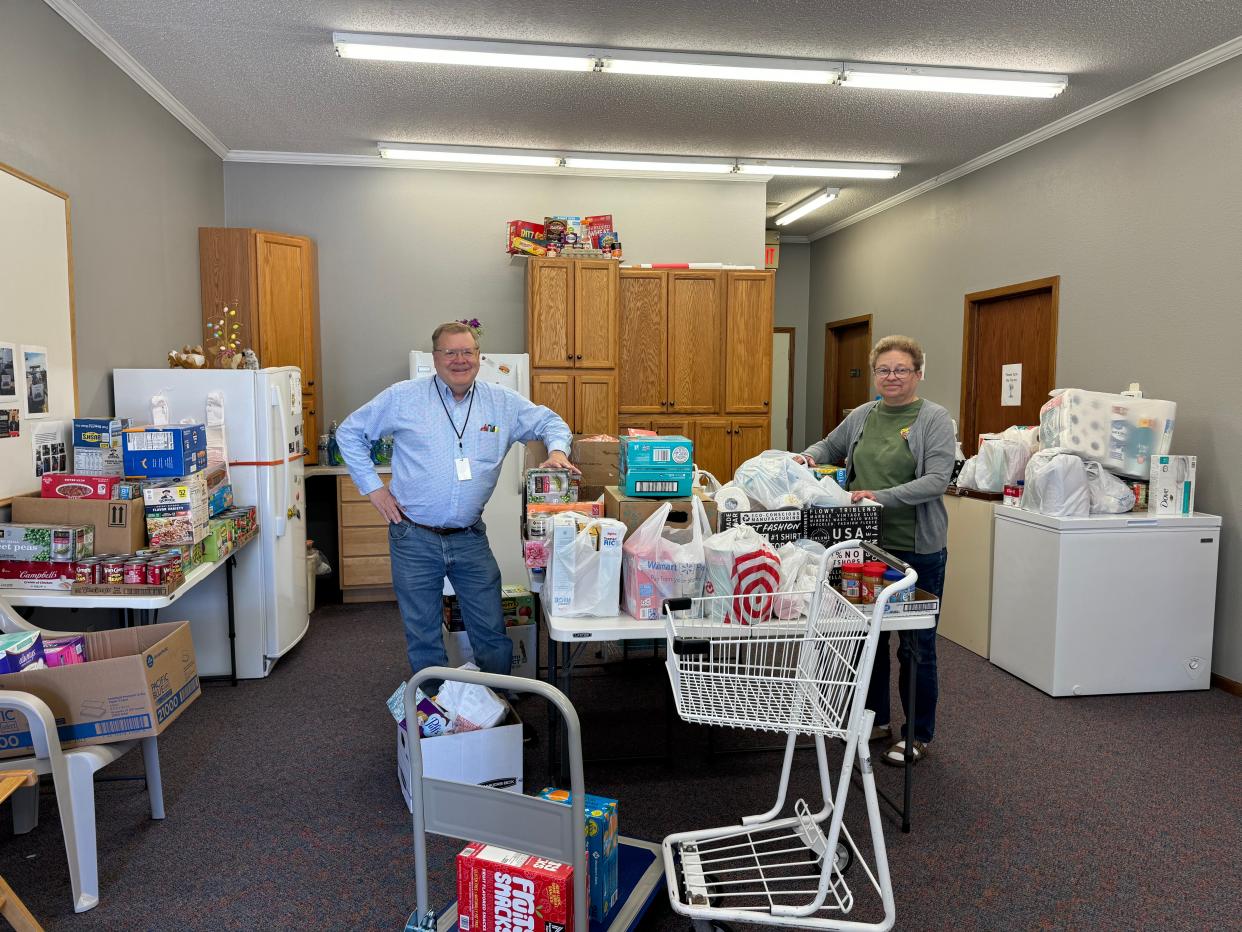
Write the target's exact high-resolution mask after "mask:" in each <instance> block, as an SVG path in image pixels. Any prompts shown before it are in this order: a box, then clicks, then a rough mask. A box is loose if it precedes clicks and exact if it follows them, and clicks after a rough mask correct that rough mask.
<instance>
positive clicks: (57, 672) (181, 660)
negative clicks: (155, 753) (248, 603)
mask: <svg viewBox="0 0 1242 932" xmlns="http://www.w3.org/2000/svg"><path fill="white" fill-rule="evenodd" d="M82 637H83V638H84V639H85V641H86V652H87V656H89V657H90V658H91V660H90V663H75V664H71V665H69V666H62V667H55V668H53V669H49V670H29V669H27V670H23V671H21V672H20V673H9V674H6V675H4V676H0V689H15V690H20V691H21V692H27V693H33V694H34V695H36V696H38V697H39V698H40V699H42V700H43V701H44V702H46V703H47V704H48V707H49V708H50V709H51V710H52V717H53V718H54V719H55V721H56V730H57V732H58V733H59V735H60V743H61V746H62V747H64V748H75V747H81V746H83V745H88V744H109V743H111V742H114V741H129V740H132V739H134V738H150V737H154V736H155V735H158V734H160V733H161V732H163V731H164V729H165V728H167V727H168V726H169V725H170V724H172V723H173V722H174V721H176V720H177V718H178V717H179V716H180V715H181V713H182V712H183V711H185V708H186V706H188V705H189V704H190V703H192V702H193V701H194V700H196V699H197V698H198V696H199V692H200V688H199V682H198V667H197V665H196V663H195V660H194V641H193V639H192V638H191V636H190V623H189V622H188V621H173V622H167V623H164V624H157V625H143V626H140V627H137V628H117V629H112V630H108V631H88V632H86V633H85V634H83V635H82ZM31 746H32V743H31V738H30V726H29V725H28V724H27V723H26V717H25V716H24V715H22V714H20V713H17V714H15V715H13V716H12V717H11V718H8V719H0V757H18V756H22V755H26V754H29V753H30V748H31Z"/></svg>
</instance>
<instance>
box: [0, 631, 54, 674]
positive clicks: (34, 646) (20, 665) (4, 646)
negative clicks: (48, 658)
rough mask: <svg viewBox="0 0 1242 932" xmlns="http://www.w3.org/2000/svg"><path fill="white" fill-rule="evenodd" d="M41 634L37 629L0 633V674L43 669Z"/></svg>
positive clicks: (45, 665)
mask: <svg viewBox="0 0 1242 932" xmlns="http://www.w3.org/2000/svg"><path fill="white" fill-rule="evenodd" d="M46 667H47V664H46V663H45V662H44V656H43V635H42V633H41V632H39V631H17V632H14V633H13V634H0V674H4V673H17V672H18V671H20V670H43V669H45V668H46Z"/></svg>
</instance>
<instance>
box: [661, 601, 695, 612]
mask: <svg viewBox="0 0 1242 932" xmlns="http://www.w3.org/2000/svg"><path fill="white" fill-rule="evenodd" d="M693 604H694V602H693V601H692V600H691V599H686V598H678V599H665V600H664V607H665V608H666V609H668V611H670V612H688V611H690V606H691V605H693Z"/></svg>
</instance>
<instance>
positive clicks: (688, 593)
mask: <svg viewBox="0 0 1242 932" xmlns="http://www.w3.org/2000/svg"><path fill="white" fill-rule="evenodd" d="M692 502H693V505H692V508H691V517H690V526H689V527H687V528H684V529H679V528H672V527H665V522H666V521H667V520H668V513H669V512H670V511H672V508H673V506H672V505H670V504H669V503H668V502H665V503H664V504H663V505H661V506H660V507H659V508H657V509H656V510H655V511H653V512H652V513H651V517H649V518H648V519H647V520H646V521H644V522H643V523H642V524H640V525H639V526H638V527H637V528H635V530H634V533H632V534H631V535H630V536H629V537H628V538H627V539H626V541H625V543H624V545H622V548H621V553H622V557H621V574H622V577H623V580H622V587H621V589H622V594H623V595H624V598H625V610H626V612H628V613H629V614H630V615H632V616H633V617H635V618H638V619H640V620H643V621H653V620H655V619H657V618H659V617H661V613H662V611H663V608H664V600H665V599H675V598H681V597H685V598H698V597H699V596H701V595H702V594H703V578H704V576H705V575H706V568H705V567H704V565H703V538H704V537H705V536H706V535H708V534H710V533H711V528H710V527H709V526H708V523H707V513H706V512H705V511H704V510H703V504H702V502H700V501H699V498H698V496H697V495H696V496H693V497H692Z"/></svg>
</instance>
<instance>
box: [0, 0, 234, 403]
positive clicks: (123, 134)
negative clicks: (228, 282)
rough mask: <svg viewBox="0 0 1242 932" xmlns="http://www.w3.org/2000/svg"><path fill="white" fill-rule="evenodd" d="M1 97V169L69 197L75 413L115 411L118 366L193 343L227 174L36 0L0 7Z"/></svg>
mask: <svg viewBox="0 0 1242 932" xmlns="http://www.w3.org/2000/svg"><path fill="white" fill-rule="evenodd" d="M0 88H2V89H3V90H2V91H0V162H4V163H6V164H7V165H11V166H12V167H14V168H17V169H19V170H21V171H23V172H25V173H26V174H28V175H33V176H34V177H36V178H38V179H39V180H40V181H43V182H44V183H46V184H49V185H51V186H52V187H54V188H58V189H59V190H61V191H64V192H65V193H66V194H68V195H69V203H70V219H71V222H72V225H73V273H74V302H75V320H76V325H77V362H78V410H79V412H80V413H83V414H104V413H110V412H111V410H112V369H113V368H116V367H123V366H160V367H162V366H164V365H166V356H167V353H168V351H169V350H170V349H172V348H173V347H177V348H180V347H181V345H182V344H184V343H196V342H198V341H199V339H200V336H199V334H200V332H201V328H200V324H199V321H200V318H201V313H200V310H199V289H198V228H199V227H200V226H208V225H214V224H219V223H221V222H222V221H223V219H224V171H223V168H222V163H221V161H220V159H219V158H218V157H217V156H216V155H215V153H213V152H212V151H211V150H210V149H208V148H207V147H206V146H204V145H203V144H202V143H201V142H200V141H199V140H198V139H197V138H196V137H195V136H193V135H192V134H191V133H190V132H189V130H187V129H186V128H185V127H183V126H182V125H181V124H180V123H178V122H177V121H176V120H175V119H174V118H173V117H172V116H170V115H169V113H168V111H166V110H165V109H164V108H163V107H161V106H160V105H159V104H158V103H156V102H155V101H154V100H153V99H152V98H151V97H150V96H149V95H148V94H147V93H146V92H145V91H143V90H142V89H141V88H140V87H138V85H137V84H135V83H134V82H133V81H131V80H130V79H129V77H127V76H126V75H125V74H124V73H123V72H122V71H121V70H120V69H119V68H117V67H116V66H115V65H113V64H112V63H111V62H110V61H108V59H107V58H105V57H104V55H103V54H102V53H101V52H99V51H98V50H97V49H96V48H95V47H94V46H93V45H91V44H90V43H89V42H87V41H86V40H85V39H84V38H82V36H81V35H79V34H78V33H77V31H76V30H74V29H73V27H71V26H70V25H69V24H68V23H66V22H65V21H64V20H63V19H61V17H60V16H59V15H58V14H57V13H55V12H54V11H53V10H52V9H51V8H50V7H48V6H47V5H46V4H44V3H39V2H35V0H0Z"/></svg>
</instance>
